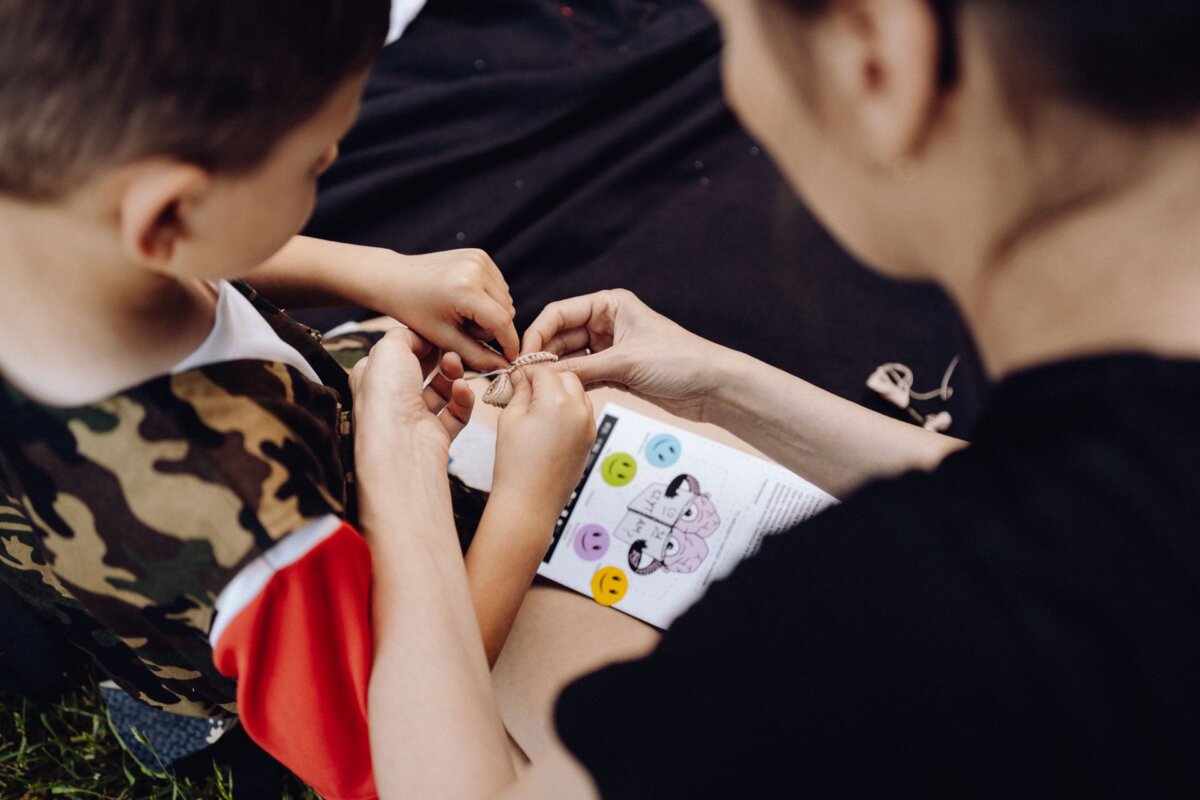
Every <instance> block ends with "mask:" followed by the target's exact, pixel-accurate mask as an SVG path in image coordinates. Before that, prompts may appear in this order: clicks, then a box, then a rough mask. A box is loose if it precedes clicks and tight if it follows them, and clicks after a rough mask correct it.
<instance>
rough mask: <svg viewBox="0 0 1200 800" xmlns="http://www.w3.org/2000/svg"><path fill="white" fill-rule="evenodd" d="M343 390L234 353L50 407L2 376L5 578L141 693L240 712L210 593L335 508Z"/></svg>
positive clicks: (217, 711) (205, 710)
mask: <svg viewBox="0 0 1200 800" xmlns="http://www.w3.org/2000/svg"><path fill="white" fill-rule="evenodd" d="M345 413H346V412H345V410H344V409H343V408H342V404H341V397H340V395H339V393H338V392H337V391H336V390H334V389H331V388H328V387H325V386H322V385H320V384H315V383H312V382H311V381H308V380H306V379H305V378H304V377H303V376H302V375H301V374H300V373H299V372H298V371H296V370H294V369H292V368H289V367H287V366H284V365H280V364H272V363H267V362H261V361H233V362H225V363H222V364H215V365H211V366H206V367H202V368H200V369H196V370H192V371H189V372H185V373H181V374H179V375H174V376H164V377H162V378H159V379H155V380H153V381H150V382H148V383H146V384H143V385H141V386H139V387H137V388H135V389H133V390H130V391H128V392H125V393H123V394H121V395H118V396H116V397H114V398H111V399H109V400H106V401H103V402H101V403H97V404H94V405H90V406H85V407H80V408H72V409H56V408H48V407H45V406H41V405H39V404H37V403H35V402H33V401H31V400H29V399H27V398H24V397H23V396H21V395H20V394H19V393H17V392H16V391H15V390H13V389H12V388H11V387H8V386H6V385H4V384H3V382H0V578H2V579H3V580H5V581H6V582H7V583H9V584H10V585H12V586H13V588H14V589H15V590H17V591H18V592H19V593H20V594H21V595H22V596H24V597H25V598H26V599H27V600H29V601H30V602H31V603H32V604H33V605H35V606H36V607H38V608H39V609H41V610H42V611H43V612H44V613H46V614H48V615H51V616H53V617H55V618H57V619H58V620H60V621H61V622H63V623H66V624H67V626H68V628H69V629H70V633H71V635H72V638H73V640H74V641H75V642H76V643H77V644H78V645H80V646H81V647H83V648H84V649H85V650H87V651H88V652H89V653H91V654H92V655H93V656H94V657H95V658H96V660H97V661H98V662H99V663H100V665H101V667H102V668H103V669H104V670H105V671H106V672H108V673H109V674H110V675H111V676H112V677H113V678H114V679H115V680H117V682H118V683H120V684H121V685H122V688H125V689H126V690H127V691H129V692H131V693H132V694H133V695H134V696H137V697H140V698H141V699H142V700H143V701H145V702H148V703H150V704H152V705H156V706H159V707H162V708H166V709H167V710H169V711H174V712H176V713H182V714H188V715H194V716H225V715H230V714H232V713H235V710H236V708H235V696H236V695H235V688H234V683H233V681H231V680H229V679H228V678H225V677H223V676H222V675H220V674H219V673H218V672H217V671H216V669H215V667H214V665H213V663H212V650H211V647H210V645H209V644H208V641H207V635H208V632H209V629H210V627H211V624H212V621H213V604H214V602H215V599H216V597H217V595H218V594H219V593H220V592H221V590H222V589H223V588H224V586H225V585H226V584H227V583H228V582H229V581H230V580H231V579H232V578H233V576H235V575H236V574H237V573H238V571H239V570H240V569H241V568H242V567H243V566H244V565H245V564H247V563H249V562H250V561H252V560H253V559H255V558H257V557H258V556H259V555H260V554H262V553H263V552H265V551H266V550H267V549H269V548H271V547H272V545H273V544H274V543H275V542H277V541H279V540H280V539H282V538H283V537H286V536H287V535H289V534H290V533H291V532H293V531H295V530H297V529H299V528H301V527H302V526H304V525H305V524H306V523H308V522H311V521H312V520H314V519H318V518H321V517H323V516H326V515H329V514H333V515H335V516H338V517H343V518H344V517H345V508H346V499H347V498H346V466H347V465H346V463H345V461H344V458H343V452H344V449H345V448H344V445H345V443H344V442H343V441H342V436H341V434H340V430H341V428H342V426H341V421H342V420H343V418H344V414H345Z"/></svg>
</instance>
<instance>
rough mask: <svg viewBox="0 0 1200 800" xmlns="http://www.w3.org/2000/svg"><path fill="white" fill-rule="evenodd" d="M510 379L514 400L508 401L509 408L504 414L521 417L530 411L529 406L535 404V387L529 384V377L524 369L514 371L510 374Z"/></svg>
mask: <svg viewBox="0 0 1200 800" xmlns="http://www.w3.org/2000/svg"><path fill="white" fill-rule="evenodd" d="M508 379H509V380H510V381H512V385H513V396H512V400H509V401H508V407H507V408H505V409H504V413H505V414H511V415H517V416H520V415H522V414H524V413H526V412H527V411H529V406H530V404H532V402H533V387H532V386H531V385H530V383H529V376H528V375H526V374H525V370H523V369H514V370H513V371H512V372H510V373H509V375H508Z"/></svg>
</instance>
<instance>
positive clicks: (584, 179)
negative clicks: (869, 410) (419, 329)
mask: <svg viewBox="0 0 1200 800" xmlns="http://www.w3.org/2000/svg"><path fill="white" fill-rule="evenodd" d="M720 46H721V42H720V35H719V33H718V31H717V28H716V25H715V23H714V21H713V19H712V18H711V16H710V15H709V13H708V12H707V11H706V10H705V9H704V7H703V6H702V5H701V3H700V2H698V0H659V1H658V2H646V1H645V0H583V2H572V1H571V0H567V2H561V0H560V2H550V1H549V0H488V2H484V3H481V2H477V1H476V0H431V2H430V3H429V5H428V7H427V8H426V9H425V10H424V11H423V12H422V13H421V15H420V16H419V17H418V18H417V19H416V21H415V22H414V23H413V25H412V27H411V28H409V30H408V32H407V33H406V34H405V36H404V38H402V39H401V40H400V41H399V42H398V43H396V44H394V45H392V46H390V47H388V48H387V49H386V51H385V52H384V55H383V57H382V60H381V62H380V63H379V65H378V67H377V68H376V71H375V74H374V76H373V78H372V80H371V82H370V85H369V87H368V90H367V96H366V100H365V103H364V106H363V112H362V116H361V119H360V121H359V123H358V125H357V127H356V128H355V129H354V130H353V131H352V132H351V134H350V136H349V137H348V138H347V140H346V141H345V143H344V146H343V154H342V157H341V160H340V161H339V162H338V163H337V164H336V165H335V166H334V167H333V169H331V170H330V171H329V172H328V173H327V175H326V177H325V178H324V179H323V183H322V186H321V195H320V200H319V203H318V207H317V211H316V215H315V217H314V219H313V221H312V224H311V225H310V226H309V228H308V230H307V233H310V234H312V235H315V236H322V237H326V238H331V239H340V240H343V241H350V242H357V243H363V244H374V245H381V246H386V247H390V248H393V249H396V250H399V251H400V252H406V253H418V252H426V251H431V250H444V249H453V248H456V247H479V248H483V249H484V250H487V251H488V252H489V253H490V254H491V255H492V256H493V258H495V260H496V262H497V263H498V264H499V265H500V267H501V268H502V269H503V270H504V272H505V275H506V277H507V279H508V281H509V283H510V285H511V287H512V290H513V296H514V298H515V300H516V302H517V308H518V320H517V322H518V327H519V328H520V327H523V326H524V325H526V324H528V323H529V322H530V321H531V320H532V319H533V317H534V316H535V315H536V314H537V312H538V311H539V310H540V309H541V308H542V307H543V306H544V305H545V304H546V303H548V302H550V301H552V300H556V299H560V298H564V297H569V296H572V295H576V294H582V293H585V292H590V291H594V290H596V289H603V288H610V287H625V288H628V289H631V290H633V291H635V292H636V293H637V294H638V295H640V296H641V297H642V298H643V299H644V300H645V301H646V302H647V303H649V304H650V305H651V306H653V307H654V308H656V309H657V310H659V311H661V312H663V313H664V314H666V315H667V316H669V317H671V318H672V319H674V320H676V321H678V322H679V323H680V324H682V325H684V326H685V327H687V328H689V329H691V330H693V331H695V332H697V333H699V334H701V335H703V336H706V337H708V338H711V339H714V340H716V341H719V342H721V343H723V344H726V345H729V346H731V347H735V348H737V349H739V350H743V351H745V352H748V353H750V354H752V355H754V356H757V357H758V358H761V359H763V360H764V361H767V362H769V363H771V364H774V365H776V366H778V367H781V368H783V369H786V370H788V371H789V372H792V373H794V374H796V375H799V376H801V377H804V378H806V379H808V380H811V381H813V382H814V383H816V384H818V385H820V386H822V387H825V388H827V389H829V390H831V391H834V392H836V393H838V394H840V395H842V396H844V397H848V398H851V399H854V400H857V401H860V402H864V403H866V404H868V405H870V406H871V407H873V408H877V409H880V410H888V411H890V412H893V413H897V414H899V411H898V410H897V409H895V408H889V407H888V406H887V405H886V404H885V403H883V402H882V401H880V400H879V399H878V398H877V397H876V396H875V395H874V393H872V392H870V391H869V390H868V389H866V387H865V380H866V378H867V376H868V375H869V374H870V373H871V371H872V370H873V369H874V368H875V367H876V366H878V365H879V364H882V363H884V362H890V361H900V362H903V363H905V364H907V365H909V366H910V367H912V369H913V371H914V372H915V375H916V384H917V386H916V388H917V389H920V390H924V389H929V388H934V387H936V386H937V385H938V384H939V382H940V381H941V378H942V375H943V372H944V371H945V369H946V367H947V366H948V364H949V362H950V361H951V359H952V358H953V357H954V356H955V355H959V356H961V357H962V359H963V361H962V363H961V365H960V366H959V368H958V370H957V371H956V373H955V376H954V378H953V381H952V385H953V387H954V390H955V396H954V397H953V398H952V399H951V400H950V402H949V403H941V402H939V401H929V402H925V403H918V404H917V405H918V407H919V408H920V409H921V410H922V411H925V412H928V413H932V412H934V411H940V410H949V411H951V412H952V414H953V415H954V417H955V427H954V430H953V432H955V433H958V434H960V435H966V434H967V433H969V426H970V423H971V422H972V421H973V419H974V416H975V412H976V409H977V408H978V407H979V403H980V401H981V395H982V393H983V391H984V389H985V383H984V380H983V378H982V375H981V373H980V370H979V366H978V360H977V357H976V356H975V354H974V351H973V349H972V346H971V344H970V343H969V341H968V339H967V337H966V335H965V334H964V332H963V329H962V327H961V325H960V323H959V321H958V318H957V315H956V314H955V312H954V310H953V309H952V307H951V305H950V304H949V303H948V302H947V300H946V299H945V298H944V296H943V295H942V294H941V293H940V292H938V291H936V290H934V289H931V288H928V287H918V286H905V285H898V284H895V283H892V282H889V281H886V280H884V279H882V278H878V277H876V276H874V275H872V274H870V273H868V272H867V271H866V270H864V269H863V268H861V267H860V266H858V265H856V264H855V263H854V262H853V261H852V260H851V259H850V258H849V257H848V256H847V255H846V254H845V253H844V252H843V251H842V250H841V249H840V248H839V247H838V246H837V245H836V244H835V243H833V242H832V241H831V240H830V238H829V237H828V236H827V235H826V234H825V233H824V231H822V229H821V227H820V226H819V225H818V224H817V223H816V222H815V221H814V220H813V218H812V216H811V215H810V214H809V213H808V212H807V211H806V210H805V208H804V207H803V206H802V205H801V203H800V202H799V201H797V200H796V199H795V197H794V196H793V195H792V193H791V192H790V190H789V189H788V187H787V186H786V184H785V183H784V181H783V179H782V178H781V177H780V175H779V173H778V172H777V171H776V169H775V167H774V166H773V165H772V163H771V162H770V160H769V159H768V157H767V156H766V154H765V153H763V152H762V151H761V149H760V148H759V147H758V146H757V145H756V144H755V143H754V141H752V140H751V139H750V138H749V136H748V135H747V134H746V133H745V132H744V131H743V130H742V129H741V127H740V126H739V125H738V123H737V122H736V121H735V120H734V118H733V116H732V115H731V113H730V111H729V109H728V108H727V106H726V104H725V102H724V100H723V98H722V94H721V83H720V77H719V74H718V60H719V56H720ZM360 316H361V315H360ZM342 318H345V315H344V314H341V315H340V316H338V315H332V316H331V315H328V314H326V315H316V316H315V317H312V316H310V320H311V321H315V322H318V323H323V322H334V321H340V319H342Z"/></svg>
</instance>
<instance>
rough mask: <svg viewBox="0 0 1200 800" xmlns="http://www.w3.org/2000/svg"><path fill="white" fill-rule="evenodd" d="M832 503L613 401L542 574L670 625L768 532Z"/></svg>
mask: <svg viewBox="0 0 1200 800" xmlns="http://www.w3.org/2000/svg"><path fill="white" fill-rule="evenodd" d="M835 502H837V501H836V500H834V498H833V497H832V496H830V495H829V494H827V493H825V492H823V491H822V490H820V489H818V488H817V487H816V486H813V485H812V484H811V483H809V482H808V481H806V480H804V479H803V478H801V477H799V476H798V475H796V474H795V473H792V472H789V471H788V470H786V469H784V468H783V467H780V466H779V465H777V464H773V463H771V462H768V461H764V460H762V459H761V458H756V457H755V456H751V455H749V454H747V453H743V452H741V451H740V450H735V449H734V448H732V447H729V446H727V445H724V444H719V443H717V442H714V441H712V440H710V439H707V438H705V437H703V436H699V435H697V434H694V433H691V432H689V431H685V430H683V429H681V428H678V427H676V426H673V425H670V424H668V423H665V422H660V421H658V420H655V419H651V418H650V417H646V416H644V415H642V414H638V413H637V412H635V411H630V410H629V409H626V408H623V407H621V406H618V405H615V404H612V403H610V404H608V405H607V406H605V408H604V411H603V412H602V414H601V416H600V425H599V435H598V437H597V439H596V444H595V445H594V446H593V448H592V452H591V455H590V456H589V460H588V467H587V471H586V473H585V475H584V479H583V481H582V482H581V484H580V487H579V488H578V489H577V490H576V492H575V494H574V495H573V496H572V499H571V502H570V504H568V506H567V508H566V509H565V510H564V511H563V514H562V516H561V517H560V518H559V521H558V525H557V527H556V529H555V533H554V542H553V544H552V545H551V549H550V552H549V553H548V554H547V556H546V559H545V560H544V561H543V563H542V564H541V566H540V567H539V568H538V574H540V575H543V576H545V577H547V578H549V579H551V580H553V581H555V582H557V583H561V584H562V585H564V586H566V587H568V588H571V589H574V590H575V591H578V592H580V593H582V594H584V595H587V596H590V597H593V598H594V599H596V601H597V602H599V603H601V604H602V605H611V606H613V607H614V608H616V609H618V610H620V611H623V612H625V613H626V614H630V615H631V616H634V617H637V618H639V619H642V620H645V621H646V622H649V623H650V624H652V625H656V626H658V627H660V628H666V627H667V626H669V625H670V624H671V622H672V621H674V620H675V618H676V617H678V616H679V615H680V614H682V613H683V612H684V611H686V610H687V609H688V607H690V606H691V605H692V604H693V603H695V602H696V601H697V600H699V599H700V597H701V596H702V595H703V594H704V591H705V589H706V587H707V586H708V585H709V584H710V583H712V582H713V581H715V580H717V579H719V578H722V577H724V576H726V575H728V574H729V573H730V572H732V571H733V568H734V567H735V566H737V564H738V562H740V561H741V560H742V559H744V558H747V557H748V556H750V555H753V554H754V553H755V552H756V551H757V550H758V547H759V545H760V543H761V542H762V538H763V537H764V536H766V535H768V534H771V533H777V532H779V531H783V530H787V529H789V528H791V527H793V526H794V525H796V524H797V523H799V522H801V521H803V520H805V519H807V518H809V517H811V516H812V515H813V514H816V513H817V512H818V511H821V510H823V509H825V508H827V507H828V506H830V505H832V504H833V503H835Z"/></svg>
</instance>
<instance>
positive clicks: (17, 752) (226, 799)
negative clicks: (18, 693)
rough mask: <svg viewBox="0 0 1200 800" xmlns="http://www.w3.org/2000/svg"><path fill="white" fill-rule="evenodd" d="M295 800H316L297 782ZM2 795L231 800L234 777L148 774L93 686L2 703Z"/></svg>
mask: <svg viewBox="0 0 1200 800" xmlns="http://www.w3.org/2000/svg"><path fill="white" fill-rule="evenodd" d="M285 796H286V797H288V798H289V800H318V799H317V795H315V794H314V793H312V792H311V791H310V790H308V789H307V788H305V787H304V786H302V785H301V784H299V782H295V781H294V782H293V783H292V784H291V785H290V786H289V787H288V794H287V795H285ZM0 797H3V798H12V800H17V798H19V799H20V800H33V799H34V798H39V799H40V798H54V797H79V798H106V799H107V798H113V799H114V800H232V798H233V785H232V780H231V778H230V776H229V774H228V773H227V772H226V771H224V770H221V769H218V768H216V767H215V766H214V768H213V773H212V775H211V776H208V777H207V779H205V780H203V781H201V782H200V783H194V782H192V781H190V780H185V779H177V778H174V777H170V776H168V777H166V778H157V777H153V776H151V775H148V774H147V773H145V772H143V771H142V769H141V767H140V766H139V765H138V763H137V761H135V760H134V758H133V757H132V756H130V755H129V754H128V753H127V752H125V750H123V749H122V748H121V746H120V744H118V742H117V739H116V736H115V735H114V734H113V732H112V730H110V729H109V727H108V722H107V720H106V719H105V716H104V704H103V702H102V701H101V699H100V694H99V692H98V691H97V690H95V689H94V688H87V689H80V690H78V691H76V692H74V693H72V694H69V695H66V696H65V697H63V698H62V699H61V700H59V701H58V702H56V703H53V704H51V705H47V706H37V705H34V704H32V703H30V702H29V701H27V700H23V699H16V698H0Z"/></svg>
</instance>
